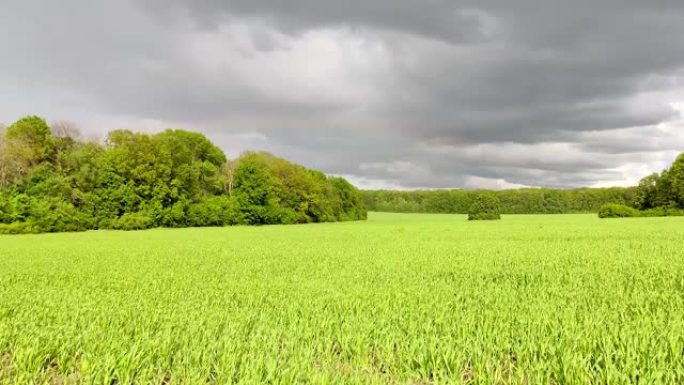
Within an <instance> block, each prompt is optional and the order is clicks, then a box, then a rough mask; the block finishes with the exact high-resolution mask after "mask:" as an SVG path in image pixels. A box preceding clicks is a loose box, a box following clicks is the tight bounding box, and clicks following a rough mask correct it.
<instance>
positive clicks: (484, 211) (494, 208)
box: [468, 192, 501, 221]
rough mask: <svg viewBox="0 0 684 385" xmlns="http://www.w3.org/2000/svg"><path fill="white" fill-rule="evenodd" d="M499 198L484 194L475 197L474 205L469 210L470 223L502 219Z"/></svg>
mask: <svg viewBox="0 0 684 385" xmlns="http://www.w3.org/2000/svg"><path fill="white" fill-rule="evenodd" d="M500 207H501V206H500V203H499V198H497V197H496V195H494V194H492V193H488V192H484V193H481V194H479V195H478V196H477V197H475V200H474V201H473V204H472V205H471V206H470V210H468V220H469V221H489V220H497V219H501V213H500V210H501V208H500Z"/></svg>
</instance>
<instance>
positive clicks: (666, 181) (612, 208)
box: [599, 153, 684, 218]
mask: <svg viewBox="0 0 684 385" xmlns="http://www.w3.org/2000/svg"><path fill="white" fill-rule="evenodd" d="M683 215H684V153H683V154H680V155H679V156H678V157H677V158H676V159H675V161H674V162H673V163H672V165H671V166H670V167H669V168H667V169H665V170H663V171H662V172H661V173H653V174H651V175H649V176H647V177H645V178H643V179H642V180H641V181H640V182H639V186H637V188H636V193H635V195H634V199H633V200H632V201H631V202H630V205H616V204H612V205H606V206H604V207H602V208H601V210H600V211H599V217H601V218H615V217H653V216H683Z"/></svg>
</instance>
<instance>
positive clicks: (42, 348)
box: [0, 213, 684, 385]
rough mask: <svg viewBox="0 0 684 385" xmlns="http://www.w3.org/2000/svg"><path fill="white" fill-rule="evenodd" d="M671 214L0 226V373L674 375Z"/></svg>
mask: <svg viewBox="0 0 684 385" xmlns="http://www.w3.org/2000/svg"><path fill="white" fill-rule="evenodd" d="M683 382H684V218H643V219H616V220H599V219H598V218H596V216H595V215H556V216H504V218H503V220H502V221H498V222H486V223H484V222H478V223H471V222H467V221H466V219H465V216H456V215H401V214H378V213H372V214H371V215H370V220H369V221H368V222H356V223H335V224H320V225H300V226H273V227H233V228H205V229H201V228H194V229H179V230H172V229H159V230H150V231H143V232H128V233H127V232H108V231H101V232H97V231H96V232H88V233H69V234H45V235H22V236H0V383H2V384H14V383H20V384H27V383H50V384H68V383H74V384H75V383H85V384H107V385H110V384H148V383H154V384H231V383H240V384H257V383H283V384H291V383H301V384H309V383H312V384H329V383H339V384H350V383H352V384H353V383H358V384H369V383H377V384H432V383H434V384H448V383H473V384H495V383H501V384H509V383H510V384H518V383H519V384H628V383H640V384H676V383H680V384H681V383H683Z"/></svg>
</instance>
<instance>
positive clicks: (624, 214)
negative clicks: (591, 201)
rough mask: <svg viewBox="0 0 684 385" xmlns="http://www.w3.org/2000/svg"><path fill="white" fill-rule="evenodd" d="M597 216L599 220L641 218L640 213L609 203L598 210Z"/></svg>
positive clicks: (627, 207)
mask: <svg viewBox="0 0 684 385" xmlns="http://www.w3.org/2000/svg"><path fill="white" fill-rule="evenodd" d="M598 216H599V218H632V217H639V216H641V213H640V212H639V210H636V209H634V208H632V207H629V206H625V205H620V204H614V203H610V204H606V205H603V206H602V207H601V209H599V212H598Z"/></svg>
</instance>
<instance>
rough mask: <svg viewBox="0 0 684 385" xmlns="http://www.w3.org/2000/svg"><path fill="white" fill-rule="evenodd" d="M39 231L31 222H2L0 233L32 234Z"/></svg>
mask: <svg viewBox="0 0 684 385" xmlns="http://www.w3.org/2000/svg"><path fill="white" fill-rule="evenodd" d="M39 232H40V231H39V230H38V229H36V228H35V227H34V226H33V225H31V223H29V222H14V223H0V234H30V233H39Z"/></svg>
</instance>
